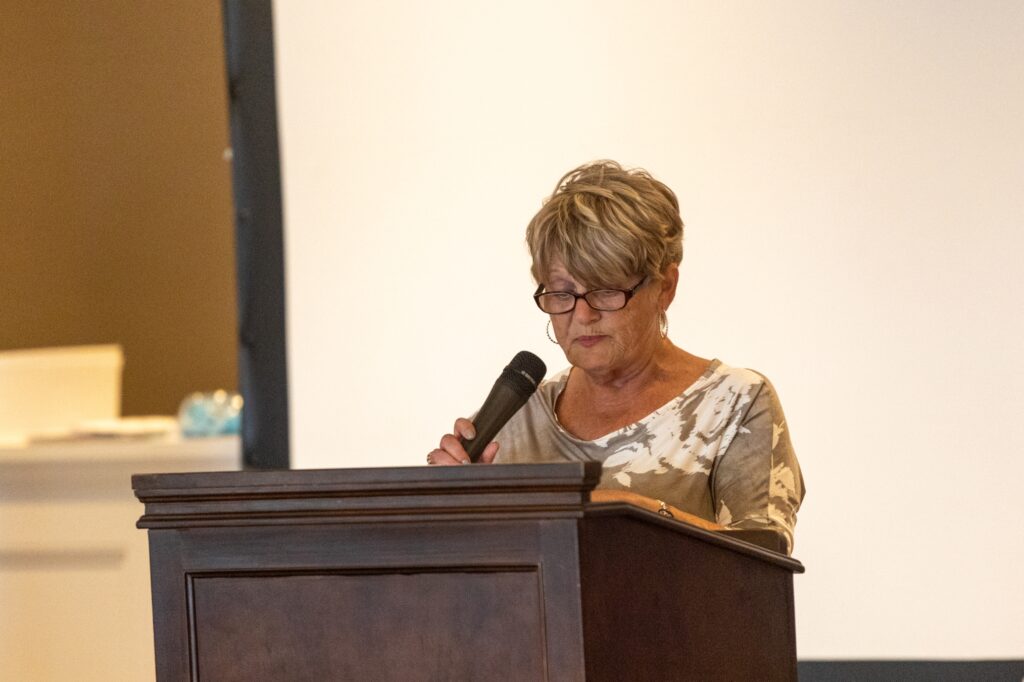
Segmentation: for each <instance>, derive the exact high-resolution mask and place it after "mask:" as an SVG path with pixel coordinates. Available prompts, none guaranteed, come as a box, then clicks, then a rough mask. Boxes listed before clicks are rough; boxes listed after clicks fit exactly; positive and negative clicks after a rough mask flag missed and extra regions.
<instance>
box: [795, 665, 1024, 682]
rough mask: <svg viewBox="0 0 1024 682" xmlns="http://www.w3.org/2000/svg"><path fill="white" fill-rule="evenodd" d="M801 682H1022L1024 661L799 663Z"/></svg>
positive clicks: (1023, 679) (1023, 678)
mask: <svg viewBox="0 0 1024 682" xmlns="http://www.w3.org/2000/svg"><path fill="white" fill-rule="evenodd" d="M798 670H799V674H800V682H861V681H868V680H870V681H871V682H876V681H878V682H884V681H886V680H893V681H898V682H926V681H927V682H1022V681H1024V660H999V661H800V662H799V664H798Z"/></svg>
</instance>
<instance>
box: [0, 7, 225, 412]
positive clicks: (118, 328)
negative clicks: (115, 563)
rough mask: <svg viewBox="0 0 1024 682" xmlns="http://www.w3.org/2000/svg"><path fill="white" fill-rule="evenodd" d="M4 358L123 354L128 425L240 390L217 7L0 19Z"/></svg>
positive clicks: (1, 14) (74, 11) (67, 10)
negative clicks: (89, 349) (92, 346)
mask: <svg viewBox="0 0 1024 682" xmlns="http://www.w3.org/2000/svg"><path fill="white" fill-rule="evenodd" d="M0 93H3V94H2V98H3V104H2V105H0V239H2V248H0V349H10V348H26V347H36V346H48V345H72V344H84V343H111V342H114V343H120V344H122V345H123V346H124V348H125V356H126V365H125V373H124V400H123V411H124V412H125V413H126V414H150V413H164V414H166V413H172V412H175V411H176V410H177V406H178V403H179V402H180V400H181V399H182V398H183V397H184V396H185V395H186V394H187V393H188V392H189V391H193V390H197V389H214V388H228V389H232V388H234V387H236V386H237V377H236V375H237V366H236V355H237V335H236V331H235V318H236V311H235V277H234V251H233V249H234V241H233V219H232V207H231V194H230V191H231V189H230V166H229V164H228V163H227V162H226V161H225V159H224V158H223V155H224V150H225V148H226V147H227V146H228V144H229V143H228V128H227V113H226V111H227V103H226V85H225V71H224V48H223V34H222V28H221V18H220V3H219V2H211V1H209V0H175V1H174V2H137V1H134V0H103V1H102V2H87V1H84V0H81V1H78V2H75V1H72V0H60V1H58V2H35V1H32V0H16V1H15V2H4V3H3V4H2V5H0Z"/></svg>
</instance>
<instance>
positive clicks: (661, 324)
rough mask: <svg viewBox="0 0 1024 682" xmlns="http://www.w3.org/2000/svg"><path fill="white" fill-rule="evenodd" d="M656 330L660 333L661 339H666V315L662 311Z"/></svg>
mask: <svg viewBox="0 0 1024 682" xmlns="http://www.w3.org/2000/svg"><path fill="white" fill-rule="evenodd" d="M658 329H659V330H660V331H661V338H663V339H667V338H668V315H666V314H665V311H664V310H662V311H661V317H660V318H659V320H658Z"/></svg>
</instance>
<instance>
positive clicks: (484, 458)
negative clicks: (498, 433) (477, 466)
mask: <svg viewBox="0 0 1024 682" xmlns="http://www.w3.org/2000/svg"><path fill="white" fill-rule="evenodd" d="M500 447H501V446H500V445H498V442H497V441H493V440H492V441H491V442H490V443H488V444H487V447H486V448H484V451H483V452H482V453H480V460H479V461H480V463H481V464H491V463H492V462H494V458H495V457H497V456H498V448H500Z"/></svg>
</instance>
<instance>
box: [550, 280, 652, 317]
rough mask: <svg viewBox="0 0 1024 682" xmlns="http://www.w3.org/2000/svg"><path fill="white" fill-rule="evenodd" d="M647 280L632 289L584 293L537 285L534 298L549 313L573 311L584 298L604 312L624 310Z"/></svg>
mask: <svg viewBox="0 0 1024 682" xmlns="http://www.w3.org/2000/svg"><path fill="white" fill-rule="evenodd" d="M645 282H647V277H644V278H643V279H642V280H640V281H639V282H638V283H637V285H636V286H634V287H633V288H632V289H592V290H590V291H584V292H583V293H582V294H575V293H573V292H571V291H548V292H545V291H544V285H543V284H541V285H540V286H539V287H537V291H535V292H534V293H533V300H534V301H536V302H537V307H538V308H540V309H541V310H543V311H544V312H546V313H547V314H548V315H562V314H564V313H571V312H572V311H573V310H575V309H576V303H578V302H579V300H580V299H581V298H582V299H584V300H586V302H587V305H589V306H590V307H591V308H593V309H594V310H600V311H602V312H613V311H615V310H622V309H623V308H625V307H626V304H627V303H629V299H631V298H633V294H635V293H636V290H637V289H639V288H640V287H642V286H643V285H644V283H645Z"/></svg>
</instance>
